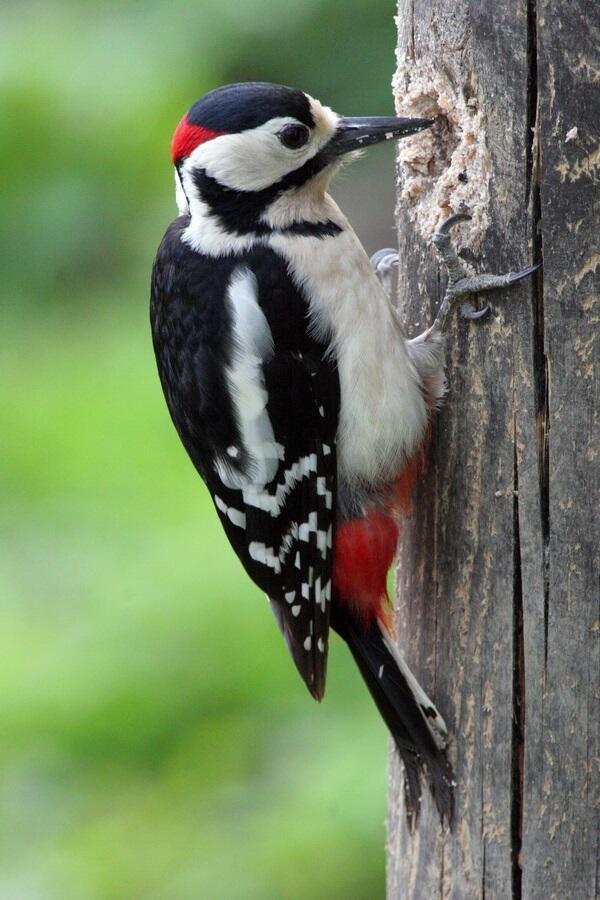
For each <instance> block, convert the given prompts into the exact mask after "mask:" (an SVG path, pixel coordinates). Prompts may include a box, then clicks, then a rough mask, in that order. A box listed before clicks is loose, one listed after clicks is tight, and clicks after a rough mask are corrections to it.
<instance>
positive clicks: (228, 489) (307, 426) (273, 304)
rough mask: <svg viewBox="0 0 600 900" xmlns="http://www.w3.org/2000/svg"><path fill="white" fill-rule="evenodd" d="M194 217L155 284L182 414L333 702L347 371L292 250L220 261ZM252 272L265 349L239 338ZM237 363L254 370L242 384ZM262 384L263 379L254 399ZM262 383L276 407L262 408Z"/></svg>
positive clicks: (166, 364)
mask: <svg viewBox="0 0 600 900" xmlns="http://www.w3.org/2000/svg"><path fill="white" fill-rule="evenodd" d="M184 225H185V220H183V222H181V221H180V223H179V225H178V224H177V223H175V224H174V226H172V228H171V229H170V231H169V232H167V235H166V237H165V241H164V242H163V245H162V246H161V250H159V254H158V256H157V260H156V263H155V268H154V275H153V285H152V327H153V337H154V344H155V351H156V356H157V362H158V368H159V373H160V377H161V382H162V384H163V389H164V392H165V396H166V399H167V403H168V406H169V410H170V412H171V416H172V418H173V421H174V423H175V426H176V428H177V430H178V432H179V435H180V437H181V439H182V441H183V443H184V446H185V447H186V450H187V451H188V453H189V455H190V457H191V458H192V461H193V462H194V464H195V465H196V468H197V469H198V471H199V472H200V474H201V475H202V477H203V478H204V480H205V482H206V484H207V486H208V488H209V490H210V493H211V495H212V497H213V501H214V503H215V506H216V509H217V511H218V513H219V516H220V519H221V522H222V524H223V527H224V528H225V531H226V532H227V535H228V538H229V540H230V542H231V544H232V546H233V548H234V549H235V551H236V553H237V555H238V556H239V558H240V560H241V561H242V563H243V565H244V567H245V568H246V570H247V572H248V573H249V575H250V577H251V578H252V579H253V580H254V581H255V582H256V584H257V585H259V587H261V588H262V590H264V591H265V593H266V594H267V595H268V596H269V598H270V601H271V606H272V609H273V612H274V613H275V617H276V619H277V622H278V624H279V626H280V628H281V630H282V632H283V635H284V637H285V640H286V643H287V645H288V647H289V649H290V652H291V654H292V657H293V659H294V661H295V663H296V665H297V667H298V670H299V671H300V674H301V675H302V677H303V679H304V681H305V682H306V684H307V686H308V688H309V690H310V691H311V693H312V694H313V696H315V697H317V698H318V699H320V698H321V697H322V695H323V691H324V686H325V676H326V661H327V649H328V632H329V606H330V598H331V574H332V543H333V530H334V526H335V521H334V518H335V493H336V483H335V482H336V458H335V433H336V430H337V418H338V408H339V382H338V376H337V371H336V368H335V365H334V363H333V362H332V361H331V360H330V359H329V357H328V356H327V354H326V347H325V346H324V345H323V344H321V343H319V342H318V341H316V340H315V338H314V337H312V336H311V335H310V334H308V332H307V326H308V315H307V313H308V307H307V303H306V301H305V299H304V298H303V296H302V295H301V293H300V292H299V290H298V289H297V288H296V287H295V286H294V284H293V282H292V280H291V278H290V276H289V274H288V272H287V269H286V266H285V262H284V260H283V259H282V258H281V257H279V256H278V255H277V254H275V253H274V252H273V251H271V250H269V249H266V248H257V249H254V250H252V251H249V252H248V253H246V254H244V255H243V256H236V257H233V258H232V257H224V258H219V259H214V258H213V259H208V258H206V257H203V256H201V255H199V254H197V253H194V252H193V251H191V250H189V249H188V248H187V247H186V246H185V244H182V243H181V240H180V233H181V228H182V227H183V226H184ZM238 278H239V279H241V280H240V284H241V285H242V289H243V290H245V291H246V295H245V296H244V298H243V304H245V306H244V310H245V311H244V312H243V315H246V312H248V310H249V315H250V314H251V315H253V316H255V319H256V317H258V320H259V321H258V325H257V326H256V327H254V326H253V325H251V330H252V329H253V330H252V334H253V340H254V336H255V335H258V337H256V346H254V344H252V345H251V346H244V341H243V336H242V339H241V340H240V339H238V335H237V334H236V327H235V326H236V321H235V317H236V310H235V309H232V307H231V302H230V297H229V295H228V286H231V284H232V283H233V282H234V281H235V280H236V279H238ZM244 279H245V282H244ZM250 293H252V296H250ZM253 301H256V306H257V307H258V312H257V309H256V308H255V307H254V306H253ZM261 316H262V317H263V319H264V321H262V320H260V317H261ZM263 326H265V328H266V331H268V333H269V334H268V339H267V338H265V331H264V328H263ZM224 362H226V365H224ZM237 364H239V365H240V366H241V367H242V369H243V367H244V366H246V369H243V371H241V372H239V373H238V375H239V376H240V380H241V382H242V385H241V387H240V389H239V390H238V389H237V383H236V371H235V367H236V365H237ZM248 366H249V368H248ZM250 376H251V377H250ZM248 381H253V384H254V388H255V389H256V390H254V392H253V393H252V396H251V397H250V398H249V400H248V398H247V397H245V396H244V390H243V388H244V385H245V384H246V383H247V382H248ZM261 390H262V391H263V394H264V404H263V407H264V408H263V409H258V412H257V409H256V408H257V407H259V406H260V405H261V404H260V402H259V400H258V399H257V398H260V397H261V396H262V394H261ZM254 414H256V415H254ZM252 416H254V418H252ZM246 420H248V421H246Z"/></svg>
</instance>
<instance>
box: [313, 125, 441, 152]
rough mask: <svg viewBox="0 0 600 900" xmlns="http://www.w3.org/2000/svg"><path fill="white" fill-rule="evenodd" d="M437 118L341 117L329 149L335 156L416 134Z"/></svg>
mask: <svg viewBox="0 0 600 900" xmlns="http://www.w3.org/2000/svg"><path fill="white" fill-rule="evenodd" d="M434 122H435V119H399V118H397V117H396V116H365V117H357V118H344V119H340V121H339V124H338V128H337V131H336V133H335V134H334V136H333V137H332V139H331V141H330V142H329V144H328V146H327V150H328V151H329V152H330V153H331V155H332V156H333V157H335V156H342V155H343V154H344V153H350V151H351V150H360V149H361V147H369V146H370V145H371V144H380V143H381V142H382V141H394V140H397V139H398V138H403V137H408V135H409V134H416V133H417V131H422V129H423V128H429V126H430V125H433V123H434Z"/></svg>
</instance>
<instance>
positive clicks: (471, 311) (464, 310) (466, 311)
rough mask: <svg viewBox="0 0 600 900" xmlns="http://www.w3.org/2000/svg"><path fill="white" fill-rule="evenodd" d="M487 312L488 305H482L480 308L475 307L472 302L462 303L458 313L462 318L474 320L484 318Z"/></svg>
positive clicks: (488, 311) (488, 310) (488, 309)
mask: <svg viewBox="0 0 600 900" xmlns="http://www.w3.org/2000/svg"><path fill="white" fill-rule="evenodd" d="M489 313H490V308H489V306H484V307H483V308H482V309H476V308H475V307H474V306H473V304H472V303H463V304H462V306H461V307H460V314H461V316H462V318H463V319H470V320H471V321H475V320H477V319H486V318H487V317H488V315H489Z"/></svg>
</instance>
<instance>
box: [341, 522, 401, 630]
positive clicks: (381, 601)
mask: <svg viewBox="0 0 600 900" xmlns="http://www.w3.org/2000/svg"><path fill="white" fill-rule="evenodd" d="M398 534H399V529H398V525H397V524H396V522H395V521H394V519H392V517H391V516H388V515H386V514H385V513H382V512H379V511H378V510H371V512H369V514H368V515H366V516H365V517H364V518H362V519H350V520H349V521H347V522H342V523H341V524H340V525H339V526H338V529H337V531H336V536H335V547H334V557H333V584H334V587H335V589H336V592H337V594H338V597H339V599H340V601H341V602H343V603H347V604H348V605H349V606H351V607H353V609H354V611H355V612H356V613H357V615H358V616H359V617H360V618H361V619H363V620H364V621H365V622H369V621H371V620H372V619H373V618H374V617H377V618H378V619H380V620H382V621H384V622H386V621H387V613H388V610H387V605H388V595H387V590H386V578H387V573H388V569H389V568H390V566H391V565H392V562H393V559H394V553H395V552H396V544H397V542H398Z"/></svg>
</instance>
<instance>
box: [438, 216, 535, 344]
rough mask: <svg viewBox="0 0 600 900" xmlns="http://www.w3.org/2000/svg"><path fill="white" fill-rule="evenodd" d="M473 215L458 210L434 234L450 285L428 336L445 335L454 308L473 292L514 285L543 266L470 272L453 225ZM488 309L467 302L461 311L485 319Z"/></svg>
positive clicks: (471, 317) (474, 317) (466, 314)
mask: <svg viewBox="0 0 600 900" xmlns="http://www.w3.org/2000/svg"><path fill="white" fill-rule="evenodd" d="M470 218H471V216H469V215H467V214H466V213H456V214H455V215H453V216H450V217H449V218H448V219H446V220H445V221H444V222H442V224H441V225H440V226H439V228H438V230H437V231H436V232H435V234H434V236H433V245H434V247H435V249H436V250H437V253H438V256H439V257H440V259H441V260H442V262H443V263H444V265H445V267H446V269H447V271H448V285H447V287H446V293H445V294H444V299H443V300H442V303H441V306H440V308H439V310H438V314H437V316H436V317H435V321H434V323H433V325H432V326H431V328H430V329H428V331H427V332H426V333H425V335H433V334H443V332H444V331H445V330H446V325H447V322H448V317H449V315H450V313H451V312H452V310H453V308H454V307H455V306H456V304H457V303H458V302H459V301H461V300H465V299H466V298H467V297H468V296H469V294H479V293H481V292H482V291H494V290H497V289H498V288H504V287H511V285H513V284H517V282H519V281H522V280H523V279H524V278H527V277H528V275H531V274H532V272H535V270H536V269H538V268H539V266H528V268H526V269H523V270H522V271H521V272H508V273H507V274H506V275H486V274H482V275H468V274H467V272H466V271H465V268H464V266H463V263H462V260H461V259H460V258H459V256H458V254H457V252H456V249H455V247H454V244H453V243H452V239H451V237H450V229H451V228H452V226H453V225H456V224H458V223H459V222H466V221H468V220H469V219H470ZM488 312H489V307H487V306H486V307H484V308H483V309H480V310H476V309H475V308H474V306H473V305H472V304H471V303H463V306H462V307H461V314H462V316H463V317H464V318H465V319H481V318H483V316H485V315H486V314H487V313H488ZM425 335H423V337H425Z"/></svg>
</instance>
